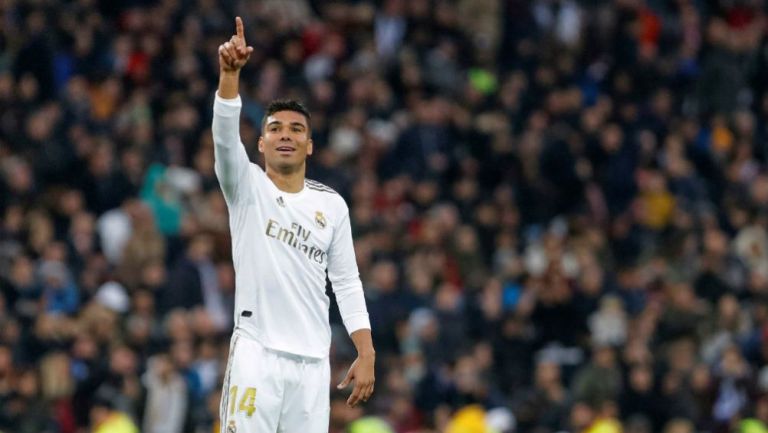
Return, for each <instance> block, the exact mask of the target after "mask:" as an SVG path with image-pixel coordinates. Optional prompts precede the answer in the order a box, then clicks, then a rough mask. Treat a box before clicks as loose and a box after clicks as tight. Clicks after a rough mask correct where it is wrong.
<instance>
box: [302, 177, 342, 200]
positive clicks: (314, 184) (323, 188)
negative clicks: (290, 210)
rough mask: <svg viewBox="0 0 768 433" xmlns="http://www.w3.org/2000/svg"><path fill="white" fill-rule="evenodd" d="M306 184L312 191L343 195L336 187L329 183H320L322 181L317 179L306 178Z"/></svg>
mask: <svg viewBox="0 0 768 433" xmlns="http://www.w3.org/2000/svg"><path fill="white" fill-rule="evenodd" d="M304 184H305V185H306V186H307V188H309V189H310V190H311V191H315V192H320V193H327V194H331V195H336V196H339V197H341V196H340V195H339V193H338V192H336V190H335V189H333V188H331V187H330V186H328V185H326V184H324V183H320V182H318V181H316V180H312V179H304Z"/></svg>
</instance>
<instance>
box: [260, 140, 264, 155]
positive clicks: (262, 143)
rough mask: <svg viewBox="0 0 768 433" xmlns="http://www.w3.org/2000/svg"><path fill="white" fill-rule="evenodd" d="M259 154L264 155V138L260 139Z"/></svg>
mask: <svg viewBox="0 0 768 433" xmlns="http://www.w3.org/2000/svg"><path fill="white" fill-rule="evenodd" d="M259 152H261V153H264V137H263V136H262V137H259Z"/></svg>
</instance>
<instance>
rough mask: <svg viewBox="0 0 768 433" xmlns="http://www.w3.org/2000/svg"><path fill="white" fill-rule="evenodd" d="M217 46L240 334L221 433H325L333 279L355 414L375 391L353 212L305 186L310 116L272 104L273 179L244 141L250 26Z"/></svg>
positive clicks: (269, 153) (223, 168)
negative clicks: (243, 84)
mask: <svg viewBox="0 0 768 433" xmlns="http://www.w3.org/2000/svg"><path fill="white" fill-rule="evenodd" d="M235 26H236V33H235V35H234V36H232V38H231V39H230V40H229V41H228V42H226V43H224V44H222V45H221V46H220V47H219V66H220V79H219V88H218V92H217V94H216V98H215V102H214V106H213V112H214V115H213V137H214V143H215V159H216V163H215V170H216V176H217V177H218V179H219V183H220V184H221V189H222V191H223V192H224V198H225V200H226V202H227V207H228V209H229V222H230V227H231V232H232V256H233V262H234V266H235V273H236V297H235V322H236V323H235V330H234V333H233V336H232V342H231V346H230V354H229V361H228V365H227V373H226V376H225V378H224V390H223V394H222V401H221V430H222V432H224V433H235V432H237V433H249V432H258V433H269V432H272V433H276V432H288V433H320V432H323V433H327V432H328V421H329V412H330V402H329V399H330V397H329V389H328V386H329V383H330V365H329V360H328V355H329V348H330V342H331V331H330V325H329V323H328V308H329V302H330V301H329V298H328V297H327V296H326V295H325V282H326V272H327V275H328V278H329V279H330V281H331V283H332V285H333V291H334V293H335V294H336V300H337V303H338V306H339V311H340V312H341V317H342V319H343V321H344V325H345V327H346V328H347V331H348V332H349V334H350V336H351V338H352V341H353V342H354V345H355V348H356V349H357V353H358V356H357V359H356V360H355V361H354V362H353V363H352V365H351V367H350V368H349V371H348V372H347V375H346V377H345V378H344V380H343V381H342V382H341V383H340V384H339V385H338V388H340V389H341V388H344V387H347V386H348V385H349V384H350V383H354V389H353V390H352V392H351V394H350V396H349V399H348V400H347V404H349V405H351V406H354V405H357V404H358V403H360V402H365V401H367V400H368V398H369V397H370V396H371V393H372V392H373V383H374V358H375V354H374V349H373V343H372V340H371V330H370V322H369V319H368V312H367V308H366V305H365V298H364V296H363V288H362V283H361V282H360V276H359V273H358V269H357V263H356V261H355V254H354V248H353V245H352V231H351V228H350V222H349V209H348V208H347V205H346V203H345V202H344V199H343V198H341V196H339V195H338V194H337V193H336V192H335V191H333V190H332V189H331V188H329V187H327V186H325V185H323V184H321V183H319V182H315V181H312V180H309V179H306V178H305V177H304V174H305V171H306V159H307V156H308V155H311V154H312V139H311V138H310V137H311V125H310V115H309V113H308V112H307V110H306V109H305V108H304V107H303V106H302V105H301V104H299V103H297V102H295V101H274V102H272V103H271V104H270V105H269V107H268V108H267V110H266V114H265V116H264V120H263V122H262V125H261V128H262V131H261V133H262V135H261V137H260V138H259V142H258V147H259V152H261V153H263V154H264V160H265V163H266V164H265V166H266V167H265V168H266V171H265V170H262V169H261V167H259V166H258V165H256V164H252V163H251V162H250V161H249V160H248V156H247V155H246V152H245V148H244V145H243V144H242V143H241V141H240V134H239V121H240V109H241V100H240V96H239V94H238V86H239V77H240V70H241V69H242V67H243V66H244V65H245V64H246V62H247V61H248V58H249V57H250V55H251V53H252V52H253V48H252V47H250V46H248V45H246V42H245V36H244V31H243V22H242V20H241V19H240V18H239V17H238V18H236V19H235Z"/></svg>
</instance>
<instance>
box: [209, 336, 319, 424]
mask: <svg viewBox="0 0 768 433" xmlns="http://www.w3.org/2000/svg"><path fill="white" fill-rule="evenodd" d="M330 375H331V371H330V362H329V360H328V358H325V359H312V358H305V357H301V356H297V355H291V354H288V353H284V352H277V351H273V350H270V349H267V348H265V347H264V346H262V345H261V344H260V343H259V342H257V341H255V340H253V339H250V338H248V337H245V336H243V335H242V334H240V333H239V332H237V331H235V334H234V335H233V336H232V342H231V343H230V348H229V361H228V363H227V372H226V374H225V375H224V389H223V390H222V395H221V407H220V409H219V415H220V417H221V418H220V419H221V432H222V433H283V432H285V433H328V421H329V415H330V381H331V377H330Z"/></svg>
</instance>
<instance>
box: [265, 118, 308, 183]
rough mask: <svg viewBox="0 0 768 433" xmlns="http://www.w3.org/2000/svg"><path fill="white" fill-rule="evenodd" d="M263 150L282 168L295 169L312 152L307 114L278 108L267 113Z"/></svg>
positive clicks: (272, 161)
mask: <svg viewBox="0 0 768 433" xmlns="http://www.w3.org/2000/svg"><path fill="white" fill-rule="evenodd" d="M259 152H262V153H263V154H264V159H265V161H266V163H267V164H268V165H269V166H270V167H272V168H275V169H278V170H280V171H289V170H292V169H295V168H297V167H299V166H301V165H302V164H304V162H305V161H306V159H307V155H311V154H312V140H311V139H310V138H309V125H308V124H307V119H306V118H304V115H303V114H301V113H298V112H295V111H278V112H277V113H274V114H272V115H271V116H269V117H267V121H266V124H265V125H264V131H262V135H261V138H259Z"/></svg>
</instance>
